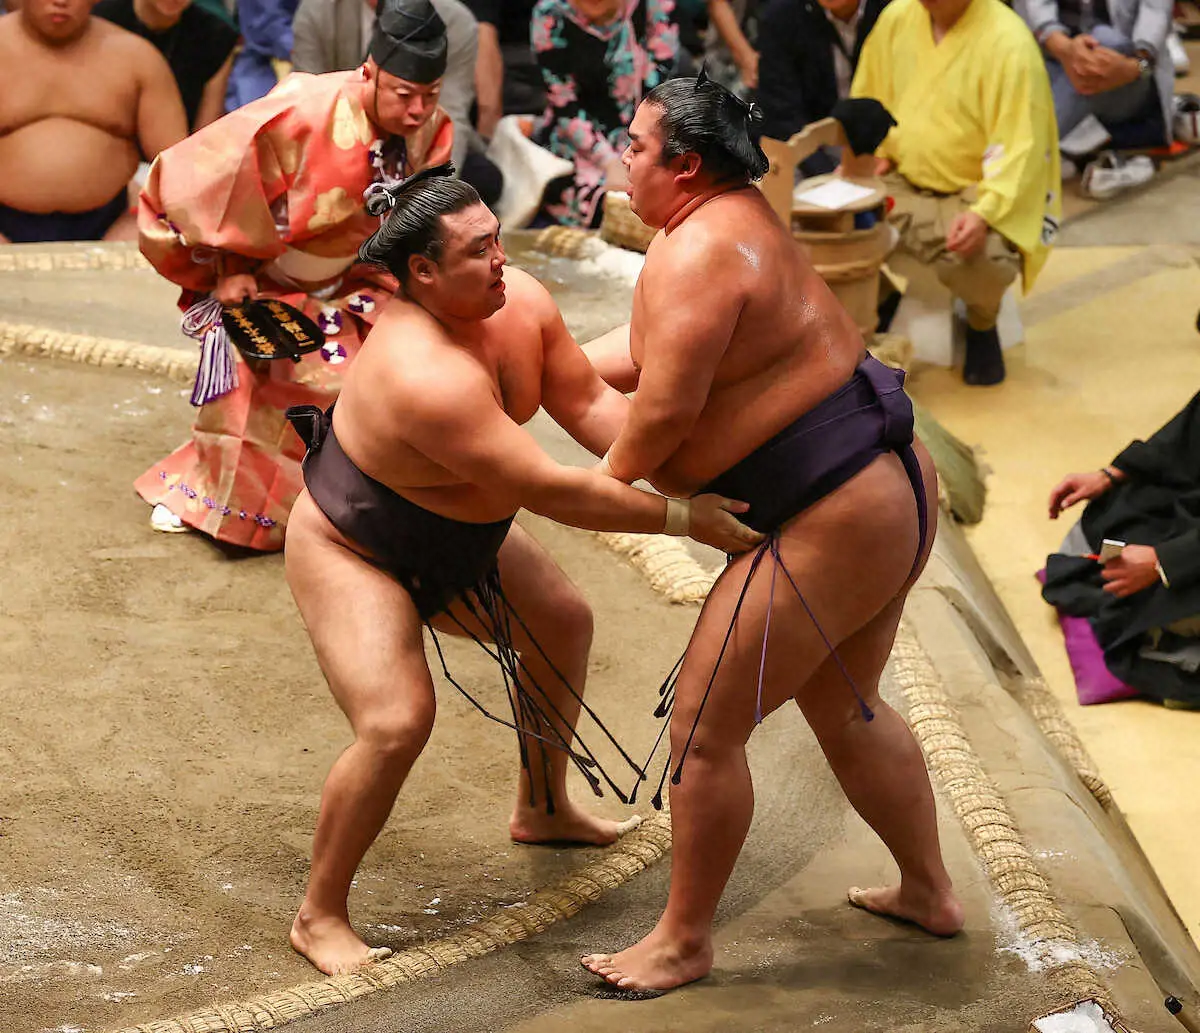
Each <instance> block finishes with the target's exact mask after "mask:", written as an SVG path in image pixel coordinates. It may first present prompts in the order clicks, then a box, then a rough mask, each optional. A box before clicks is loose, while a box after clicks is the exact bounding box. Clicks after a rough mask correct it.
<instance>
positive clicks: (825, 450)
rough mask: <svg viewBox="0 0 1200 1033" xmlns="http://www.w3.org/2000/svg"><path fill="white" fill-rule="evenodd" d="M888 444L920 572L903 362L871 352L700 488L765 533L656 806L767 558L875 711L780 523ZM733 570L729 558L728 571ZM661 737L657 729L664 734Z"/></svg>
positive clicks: (670, 687) (915, 465) (917, 490)
mask: <svg viewBox="0 0 1200 1033" xmlns="http://www.w3.org/2000/svg"><path fill="white" fill-rule="evenodd" d="M885 452H895V453H896V454H897V455H898V456H899V457H900V460H901V462H903V463H904V469H905V471H906V472H907V474H908V479H909V483H910V484H911V485H912V490H913V496H914V499H915V502H916V507H917V523H918V527H919V534H920V537H919V544H918V547H917V553H916V556H914V558H913V567H912V569H913V573H916V571H917V568H918V564H919V563H920V561H921V555H922V553H924V551H925V540H926V536H927V534H928V518H929V514H928V511H927V505H926V499H925V483H924V480H923V478H922V476H921V466H920V463H919V462H918V461H917V456H916V453H915V452H914V451H913V408H912V402H911V401H910V400H909V398H908V395H906V394H905V393H904V372H903V370H896V369H892V368H891V367H889V366H885V365H884V364H883V363H882V362H880V361H879V360H878V359H876V358H875V357H874V356H871V355H868V356H867V357H866V358H865V359H864V360H863V361H862V362H860V363H859V364H858V366H857V368H856V369H855V371H854V374H853V375H852V376H851V377H850V379H849V380H848V381H847V382H846V383H845V384H844V385H843V386H842V387H840V388H838V390H836V391H835V392H834V393H833V394H831V395H830V396H829V397H828V398H826V399H824V400H823V401H822V402H820V403H818V404H817V405H816V406H815V407H814V408H813V409H811V410H809V411H808V412H806V413H805V414H804V415H803V416H801V417H799V418H798V419H797V420H795V421H794V422H793V423H791V424H790V425H789V426H787V427H785V428H784V429H783V430H781V431H780V432H779V433H778V434H776V435H775V436H774V437H773V438H771V439H770V440H769V441H767V442H765V443H764V444H762V445H760V446H759V447H758V448H756V449H755V450H754V451H753V452H751V453H750V455H748V456H746V458H745V459H742V460H741V461H740V462H738V463H736V464H735V465H734V466H732V467H730V469H728V470H726V471H725V472H724V473H723V474H721V475H720V476H719V477H716V478H715V479H713V480H712V481H710V482H709V483H708V484H706V485H705V486H704V488H703V489H702V491H705V492H715V493H717V494H719V495H724V496H726V497H727V498H732V499H738V500H740V501H742V502H748V503H749V504H750V509H749V511H748V512H747V513H745V514H742V515H740V516H739V519H740V520H742V521H743V522H744V523H746V524H749V525H750V526H751V527H753V528H754V529H755V530H756V531H760V532H762V533H763V534H765V535H767V538H766V540H765V541H764V542H763V543H762V544H761V545H760V546H758V548H757V549H756V550H755V551H754V552H753V553H751V554H749V555H750V560H749V562H748V563H747V564H746V575H745V578H744V580H743V581H742V585H741V588H740V589H739V591H740V595H739V596H738V599H737V603H736V605H735V606H734V610H733V616H732V617H731V619H730V624H729V628H728V630H727V631H726V633H725V640H724V644H723V645H722V647H721V651H720V653H719V654H718V655H717V659H716V662H715V663H714V665H713V670H712V672H711V674H710V675H709V679H708V686H707V688H706V689H705V691H704V697H703V699H702V700H701V702H700V707H699V709H698V710H697V712H696V718H695V721H694V722H693V724H692V730H691V734H690V735H689V737H688V740H687V743H686V744H685V745H684V748H683V751H682V753H681V755H680V757H679V758H678V759H676V758H674V757H668V758H667V763H666V766H665V767H664V768H663V772H662V777H661V778H660V779H659V783H658V791H657V793H655V795H654V798H653V799H652V801H651V802H652V803H653V805H654V806H655V807H661V806H662V793H663V785H664V783H665V781H666V778H667V775H668V773H670V772H671V770H672V763H673V762H674V773H673V774H671V780H672V781H673V782H674V783H675V784H678V783H679V781H680V779H681V778H682V777H683V764H684V760H685V759H686V758H687V756H688V754H689V751H690V748H691V743H692V736H694V735H695V734H696V729H697V728H698V727H699V724H700V717H701V715H702V714H703V713H704V707H705V705H706V704H707V702H708V697H709V694H710V693H711V692H712V688H713V685H714V683H715V682H716V678H717V674H718V672H719V670H720V667H721V663H722V661H723V660H724V658H725V653H726V650H727V648H728V646H729V643H730V640H731V639H732V637H733V632H734V629H735V627H736V625H737V622H738V617H739V615H740V613H741V609H742V603H743V602H744V601H745V598H746V593H747V591H748V590H749V587H750V583H751V582H752V581H753V580H754V578H755V576H756V575H758V574H759V568H760V567H766V568H767V570H766V571H764V572H763V573H764V574H765V575H767V576H769V577H770V578H771V581H772V585H774V584H776V583H778V584H780V585H785V586H787V587H788V588H790V589H791V591H792V592H793V593H794V594H795V596H796V598H797V599H798V600H799V601H800V604H801V606H802V607H803V609H804V612H805V613H806V614H807V615H808V618H809V619H810V620H811V621H812V622H813V625H814V626H815V627H816V629H817V632H818V634H819V635H820V636H821V638H822V640H823V641H824V643H825V646H826V648H827V649H828V650H829V654H830V656H832V657H833V659H834V661H835V662H836V663H837V664H838V666H839V668H840V670H841V672H842V675H843V677H844V678H845V680H846V683H847V684H848V685H849V686H850V689H851V691H852V692H853V693H854V696H855V698H856V699H857V701H858V704H859V708H860V710H861V712H862V716H863V719H864V720H866V721H870V720H872V719H873V718H874V714H873V713H872V711H871V709H870V707H869V706H868V705H867V702H866V700H865V699H863V696H862V693H861V692H859V689H858V686H857V684H855V681H854V679H853V678H852V677H851V676H850V673H849V671H847V670H846V668H845V667H844V666H843V665H842V662H841V659H840V658H839V657H838V654H837V649H836V644H835V643H833V642H831V641H830V640H829V637H828V636H827V635H826V634H825V631H824V629H823V628H822V627H821V622H820V619H819V614H817V613H814V612H813V609H812V608H811V607H810V606H809V604H808V602H807V600H806V599H805V598H804V593H803V591H802V590H801V586H800V585H799V584H797V582H796V580H795V578H794V577H793V575H792V572H791V571H789V570H788V568H787V565H786V564H785V563H784V560H783V556H782V555H781V553H780V549H779V532H780V530H781V528H782V527H783V526H784V524H786V523H787V522H788V521H789V520H790V519H791V518H792V517H794V516H796V515H797V514H798V513H802V512H803V511H804V510H805V509H807V508H808V507H809V506H811V505H813V504H814V503H816V502H819V501H820V500H821V499H823V498H824V497H825V496H826V495H829V494H831V493H832V492H834V491H836V490H837V489H838V488H840V487H841V486H842V485H843V484H845V483H846V482H847V481H848V480H850V478H851V477H853V476H854V475H855V474H857V473H859V472H860V471H862V470H864V469H865V468H866V467H867V466H869V465H870V464H871V463H872V462H873V461H874V460H875V459H876V458H878V457H879V456H881V455H883V454H884V453H885ZM728 573H729V568H727V569H726V573H725V574H723V575H722V577H725V576H726V575H727V574H728ZM770 599H771V601H770V602H769V603H768V606H767V616H766V622H765V625H764V628H763V640H762V646H761V657H762V659H761V661H760V665H759V668H758V670H759V676H758V687H757V698H756V702H755V708H754V719H755V721H756V722H759V721H762V719H763V710H762V697H763V672H764V671H765V669H766V657H767V647H768V638H769V635H770V630H771V612H772V610H773V609H774V605H775V604H774V600H775V595H774V589H772V594H771V597H770ZM682 663H683V658H682V657H681V658H680V660H679V662H677V663H676V665H675V667H674V668H672V671H671V673H670V674H669V675H668V676H667V679H666V680H665V681H664V682H663V684H662V685H661V686H660V687H659V696H660V697H661V698H662V702H661V703H660V704H659V706H658V708H657V709H656V710H655V715H656V716H666V715H669V713H670V711H671V709H672V707H673V705H674V699H675V681H676V679H677V678H678V672H679V670H680V668H681V666H682ZM661 740H662V736H661V735H660V737H659V741H660V742H661ZM657 749H658V743H656V744H655V747H654V751H652V752H651V754H650V757H649V758H647V760H646V763H645V764H644V765H643V768H644V769H648V768H650V766H651V764H652V763H653V761H654V752H655V751H657Z"/></svg>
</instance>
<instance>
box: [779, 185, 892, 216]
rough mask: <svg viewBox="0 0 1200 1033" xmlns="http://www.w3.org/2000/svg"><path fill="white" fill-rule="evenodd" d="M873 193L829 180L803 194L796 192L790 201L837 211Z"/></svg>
mask: <svg viewBox="0 0 1200 1033" xmlns="http://www.w3.org/2000/svg"><path fill="white" fill-rule="evenodd" d="M801 187H803V184H801ZM874 193H875V191H874V190H872V189H871V188H870V187H862V186H859V185H858V184H857V183H850V182H848V181H847V180H844V179H831V180H828V181H827V182H825V183H822V184H821V185H820V186H819V187H813V188H812V189H810V190H805V191H803V193H801V192H799V191H798V192H797V193H796V194H795V195H794V196H793V198H792V199H793V200H794V201H798V202H800V203H802V204H811V205H813V206H814V207H816V208H828V209H829V210H830V211H837V209H839V208H845V207H846V206H847V205H850V204H854V203H855V202H856V201H862V200H864V199H866V198H868V197H870V196H871V195H872V194H874Z"/></svg>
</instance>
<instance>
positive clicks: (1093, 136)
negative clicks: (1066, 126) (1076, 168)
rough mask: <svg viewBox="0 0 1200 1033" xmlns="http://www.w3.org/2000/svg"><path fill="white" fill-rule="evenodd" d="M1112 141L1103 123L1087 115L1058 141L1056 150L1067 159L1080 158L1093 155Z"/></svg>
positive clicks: (1093, 116)
mask: <svg viewBox="0 0 1200 1033" xmlns="http://www.w3.org/2000/svg"><path fill="white" fill-rule="evenodd" d="M1110 140H1112V136H1110V135H1109V132H1108V130H1107V129H1105V128H1104V123H1103V122H1101V121H1100V119H1098V118H1097V117H1096V116H1095V115H1088V116H1087V118H1085V119H1084V120H1083V121H1082V122H1080V123H1079V125H1077V126H1076V127H1075V128H1074V129H1072V130H1071V131H1070V132H1069V133H1067V135H1066V136H1064V137H1063V138H1062V139H1061V140H1059V141H1058V149H1059V150H1060V151H1062V152H1063V154H1065V155H1067V157H1069V158H1080V157H1082V156H1083V155H1085V154H1094V153H1095V152H1096V151H1098V150H1100V148H1101V147H1103V146H1104V145H1105V144H1106V143H1108V142H1109V141H1110Z"/></svg>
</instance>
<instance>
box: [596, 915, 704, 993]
mask: <svg viewBox="0 0 1200 1033" xmlns="http://www.w3.org/2000/svg"><path fill="white" fill-rule="evenodd" d="M579 963H580V964H581V965H583V967H584V968H586V969H587V970H588V971H589V972H593V973H595V974H596V975H598V976H600V977H602V978H603V979H604V980H605V981H606V982H608V983H611V984H612V985H613V986H616V987H620V988H621V989H622V990H674V989H675V987H677V986H683V985H684V984H685V983H692V982H695V981H696V980H697V979H703V978H704V977H705V976H706V975H708V974H709V972H711V971H712V963H713V949H712V939H711V938H710V937H707V936H706V937H705V938H704V939H703V940H702V941H699V942H696V943H683V942H681V941H679V940H676V939H673V938H672V937H670V936H669V935H667V934H666V933H665V932H662V931H661V930H660V929H659V928H658V927H657V926H656V927H655V928H654V930H653V931H652V932H651V933H650V935H649V936H647V937H646V938H645V939H644V940H642V941H641V942H640V943H635V944H634V945H633V946H632V947H627V948H626V949H625V950H623V951H621V952H620V953H619V954H585V955H584V956H583V957H582V958H580V959H579Z"/></svg>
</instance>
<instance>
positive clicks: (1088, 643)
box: [1058, 613, 1141, 707]
mask: <svg viewBox="0 0 1200 1033" xmlns="http://www.w3.org/2000/svg"><path fill="white" fill-rule="evenodd" d="M1058 623H1059V624H1060V625H1061V626H1062V633H1063V642H1064V643H1065V644H1066V647H1067V659H1068V660H1070V661H1071V671H1072V673H1073V674H1074V675H1075V696H1076V698H1077V699H1078V700H1079V705H1080V706H1084V707H1086V706H1091V705H1092V704H1093V703H1112V702H1114V701H1115V700H1118V699H1136V698H1137V697H1138V696H1140V695H1141V693H1140V692H1138V690H1137V689H1134V688H1131V687H1130V686H1128V685H1126V684H1125V683H1124V682H1123V681H1121V679H1120V678H1118V677H1117V676H1116V675H1114V674H1113V673H1112V671H1110V670H1109V669H1108V666H1107V665H1106V664H1105V663H1104V650H1102V649H1101V648H1100V643H1099V642H1097V641H1096V633H1095V632H1094V631H1092V625H1091V624H1090V623H1089V622H1088V619H1087V618H1086V617H1069V616H1068V615H1067V614H1065V613H1060V614H1059V615H1058Z"/></svg>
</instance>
